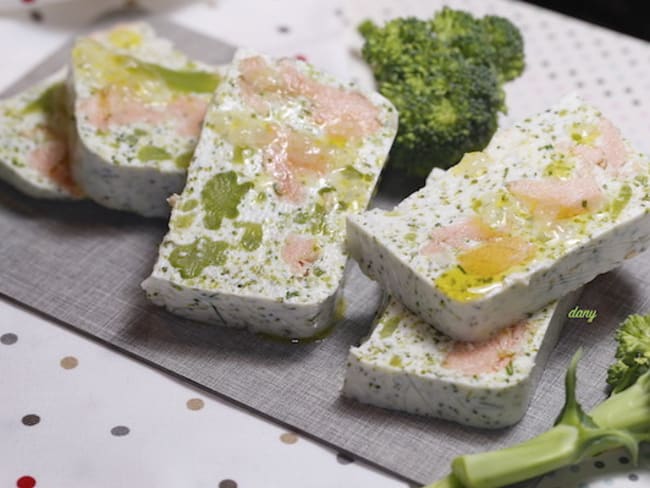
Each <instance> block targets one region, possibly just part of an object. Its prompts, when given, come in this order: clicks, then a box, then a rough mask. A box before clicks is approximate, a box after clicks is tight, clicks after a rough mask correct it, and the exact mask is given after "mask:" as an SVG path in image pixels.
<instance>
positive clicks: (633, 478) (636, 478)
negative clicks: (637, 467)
mask: <svg viewBox="0 0 650 488" xmlns="http://www.w3.org/2000/svg"><path fill="white" fill-rule="evenodd" d="M627 479H628V480H630V481H639V475H638V474H634V473H630V474H628V475H627Z"/></svg>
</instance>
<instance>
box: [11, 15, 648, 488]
mask: <svg viewBox="0 0 650 488" xmlns="http://www.w3.org/2000/svg"><path fill="white" fill-rule="evenodd" d="M153 23H154V25H155V27H156V28H157V30H158V31H159V32H160V33H161V34H163V35H165V36H167V37H169V38H171V39H172V40H174V41H175V42H176V43H178V45H179V46H180V47H181V48H182V49H184V50H186V51H188V52H189V53H190V54H191V55H193V56H196V57H198V58H201V59H203V60H204V61H207V62H211V63H219V62H225V61H227V60H228V59H230V57H231V55H232V52H233V50H232V48H231V47H230V46H227V45H225V44H223V43H221V42H219V41H215V40H214V39H210V38H206V37H205V36H202V35H200V34H197V33H194V32H191V31H189V30H187V29H185V28H182V27H180V26H178V25H174V24H171V23H169V22H167V21H165V20H162V19H156V20H154V21H153ZM68 49H69V46H66V47H64V48H62V49H61V50H60V51H58V52H56V53H55V54H54V55H51V56H50V57H49V58H48V59H47V61H46V62H44V63H43V64H42V65H40V66H38V67H37V68H35V69H34V70H33V71H31V72H30V73H29V74H27V75H26V76H25V77H24V78H22V79H21V80H20V81H19V82H17V83H16V84H15V85H14V86H12V87H11V88H10V89H9V90H7V92H6V93H13V92H15V91H17V90H19V89H22V88H24V87H26V86H28V85H29V84H30V83H32V82H34V81H36V80H38V79H40V78H41V77H43V76H44V75H46V74H49V73H50V72H52V71H54V70H55V69H56V68H58V67H59V66H60V65H62V64H63V63H65V62H66V60H67V58H68ZM408 183H409V182H406V181H403V180H399V179H398V177H397V176H395V175H390V174H389V175H386V176H385V178H384V182H383V184H382V189H381V190H380V192H379V195H378V198H379V199H383V203H384V204H386V202H389V201H395V199H397V198H400V197H401V196H403V195H404V193H405V192H404V189H405V188H407V187H408V186H409V185H408ZM165 231H166V224H165V223H164V222H162V221H157V220H147V219H143V218H138V217H135V216H131V215H127V214H123V213H119V212H114V211H110V210H107V209H103V208H101V207H99V206H96V205H94V204H92V203H89V202H84V203H76V204H73V203H53V202H44V201H36V200H33V199H29V198H27V197H25V196H23V195H21V194H19V193H17V192H15V191H13V190H12V189H11V188H9V187H8V186H6V185H4V184H0V262H1V263H2V266H1V267H0V293H2V294H4V295H6V296H7V297H10V298H12V299H14V300H16V301H18V302H21V303H23V304H25V305H27V306H29V307H31V308H32V309H34V310H37V311H39V312H42V313H44V314H46V315H47V316H49V317H52V318H54V319H57V320H59V321H61V322H63V323H65V324H67V325H69V326H70V327H72V328H74V329H76V330H78V331H82V332H83V333H86V334H89V335H90V336H92V337H94V338H97V339H99V340H101V341H103V342H105V343H108V344H110V345H112V346H114V347H115V348H117V349H119V350H120V351H123V352H125V353H127V354H130V355H133V356H135V357H138V358H140V359H142V360H143V361H145V362H147V363H149V364H152V365H155V366H156V367H158V368H160V369H162V370H164V371H166V372H169V373H171V374H174V375H178V376H180V377H182V378H185V379H187V380H188V381H191V382H193V383H195V384H197V385H200V386H202V387H204V388H206V389H207V390H210V391H212V392H214V393H217V394H219V395H220V396H223V397H225V398H228V399H230V400H232V401H234V402H236V403H238V404H240V405H243V406H245V407H247V408H250V409H252V410H254V411H256V412H259V413H261V414H263V415H265V416H268V417H270V418H273V419H275V420H277V421H279V422H281V423H283V424H285V425H287V426H290V427H291V428H293V429H295V430H297V431H299V432H302V433H304V434H306V435H308V436H310V437H313V438H316V439H318V440H321V441H323V442H325V443H327V444H330V445H333V446H336V448H338V449H339V450H342V451H345V452H348V453H350V454H352V455H355V456H357V457H360V458H363V459H365V460H367V461H369V462H371V463H373V464H375V465H377V466H379V467H381V468H383V469H386V470H389V471H391V472H393V473H395V474H397V475H399V476H402V477H404V478H406V479H409V480H412V481H416V482H420V483H426V482H430V481H432V480H434V479H436V478H438V477H441V476H443V475H444V474H445V473H446V472H447V470H448V466H449V462H450V460H451V459H452V458H453V457H455V456H457V455H460V454H464V453H469V452H476V451H482V450H485V449H492V448H497V447H502V446H506V445H508V444H511V443H513V442H516V441H521V440H523V439H525V438H528V437H530V436H531V435H533V434H537V433H539V432H541V431H543V430H545V429H546V428H548V427H549V426H550V425H551V423H552V421H553V419H554V418H555V416H556V414H557V413H558V412H559V410H560V408H561V404H562V401H563V374H564V370H565V367H566V365H567V363H568V360H569V358H570V356H571V355H572V354H573V352H574V351H575V349H576V348H577V347H579V346H583V347H584V348H585V357H584V359H583V363H582V364H583V365H584V366H583V367H582V368H581V370H580V396H581V397H582V398H583V399H584V403H585V405H586V406H587V407H591V406H593V405H594V404H595V403H596V402H598V401H599V400H601V399H603V398H604V397H605V391H604V388H603V386H604V384H605V371H606V368H607V365H608V364H609V363H610V362H611V360H612V357H613V351H614V341H613V339H612V337H611V331H612V329H613V328H614V327H615V326H616V324H618V323H619V322H620V321H621V320H622V319H624V318H625V317H626V316H627V315H628V314H629V313H632V312H640V311H647V310H648V308H649V304H648V300H649V290H650V278H649V276H650V259H649V256H648V254H646V255H643V256H640V257H637V258H635V259H634V260H632V261H630V262H629V263H628V264H626V265H625V266H624V267H622V268H620V269H619V270H617V271H615V272H612V273H608V274H606V275H603V276H601V277H600V278H598V279H597V280H596V281H594V282H593V283H591V284H590V285H588V286H587V287H586V290H585V292H584V294H583V296H582V298H581V300H580V301H579V303H580V306H581V307H583V308H591V309H596V310H597V311H598V317H597V319H596V320H595V321H594V322H593V323H592V324H587V323H585V322H582V321H571V322H570V323H568V324H567V326H566V327H565V330H564V333H563V335H562V337H561V339H560V344H559V346H558V347H557V349H556V351H555V352H554V354H553V355H552V357H551V360H550V362H549V366H548V368H547V369H546V371H545V372H544V375H543V378H542V380H541V383H540V387H539V388H538V390H537V393H536V395H535V397H534V399H533V402H532V406H531V408H530V410H529V412H528V414H527V416H526V417H525V419H524V420H523V421H522V422H521V423H520V424H519V425H517V426H516V427H514V428H511V429H505V430H500V431H497V432H494V431H482V430H477V429H470V428H464V427H461V426H458V425H455V424H452V423H448V422H443V421H437V420H432V419H425V418H419V417H415V416H410V415H405V414H400V413H395V412H389V411H385V410H381V409H378V408H374V407H367V406H363V405H360V404H357V403H355V402H352V401H349V400H346V399H343V398H341V397H340V396H339V389H340V387H341V384H342V381H343V374H344V370H345V363H346V356H347V350H348V348H349V346H350V345H352V344H356V343H358V342H359V340H360V339H361V338H362V337H363V336H364V335H365V334H366V333H367V331H368V327H369V325H370V322H371V320H372V317H373V315H374V313H375V309H376V307H377V305H378V303H379V300H380V290H379V289H378V287H377V286H376V285H375V284H374V283H372V282H371V281H369V280H367V279H366V278H365V277H364V276H363V275H361V274H360V272H359V271H358V269H357V268H356V266H354V265H351V266H350V269H349V273H348V277H347V281H346V297H347V302H348V307H347V313H346V319H345V320H343V321H342V322H341V323H340V324H338V326H337V327H336V329H335V330H334V332H333V333H332V334H331V335H330V336H329V337H327V338H326V339H325V340H324V341H322V342H318V343H312V344H306V345H292V344H283V343H276V342H270V341H268V340H265V339H262V338H259V337H256V336H253V335H251V334H249V333H247V332H243V331H238V330H232V329H220V328H214V327H210V326H206V325H201V324H198V323H194V322H190V321H186V320H182V319H179V318H178V317H175V316H173V315H170V314H168V313H166V312H164V311H163V310H161V309H158V308H156V307H153V306H152V305H150V304H149V303H148V302H147V301H146V300H145V297H144V295H143V293H142V291H141V289H140V287H139V284H140V282H141V281H142V280H143V279H144V278H145V277H146V276H147V275H148V274H149V272H150V270H151V268H152V265H153V262H154V259H155V257H156V252H157V246H158V243H159V241H160V239H161V238H162V236H163V235H164V233H165ZM586 365H588V366H586Z"/></svg>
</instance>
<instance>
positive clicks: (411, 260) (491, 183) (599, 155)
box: [348, 95, 650, 341]
mask: <svg viewBox="0 0 650 488" xmlns="http://www.w3.org/2000/svg"><path fill="white" fill-rule="evenodd" d="M649 175H650V160H649V159H648V158H647V157H645V156H644V155H642V154H640V153H638V152H636V151H635V150H634V149H632V148H631V147H630V145H629V144H628V142H626V141H625V140H624V139H623V138H622V137H621V134H620V133H619V131H618V130H617V129H616V127H614V125H613V124H612V123H611V122H610V121H609V120H607V119H606V118H604V117H603V116H602V114H601V113H600V112H598V111H597V110H596V109H595V108H593V107H591V106H589V105H587V104H585V103H584V102H583V101H582V100H581V99H580V98H578V97H576V96H573V95H572V96H568V97H566V98H564V99H563V100H562V101H561V102H560V103H559V104H558V105H556V106H555V107H553V108H551V109H549V110H546V111H545V112H543V113H541V114H539V115H537V116H534V117H531V118H528V119H526V120H524V121H522V122H521V123H519V124H517V125H515V126H514V127H512V128H509V129H505V130H500V131H499V132H497V134H496V135H495V137H494V138H493V140H492V141H491V142H490V144H489V145H488V147H487V148H486V149H485V150H484V151H483V152H480V153H470V154H467V155H465V157H464V158H463V160H462V161H461V162H460V163H459V164H458V165H456V166H454V167H453V168H451V169H449V170H448V171H447V174H446V175H444V176H442V177H440V178H438V177H435V181H434V183H433V184H430V185H427V186H426V187H425V188H423V189H422V190H420V191H418V192H416V193H415V194H413V195H411V196H410V197H409V198H407V199H406V200H405V201H403V202H402V203H401V204H399V205H398V206H397V207H395V208H394V209H393V210H391V211H382V210H372V211H369V212H365V213H363V214H360V215H353V216H350V217H349V218H348V245H349V251H350V254H351V255H352V256H353V257H354V258H355V259H356V260H357V261H358V262H359V264H360V267H361V269H362V270H363V271H364V272H365V273H366V274H367V275H369V276H370V277H371V278H374V279H376V280H378V281H379V282H380V283H381V284H382V285H383V287H384V288H385V289H386V290H387V291H388V292H389V293H390V294H392V295H393V296H394V297H395V298H396V299H397V300H398V301H399V302H401V303H403V304H404V305H405V306H406V307H407V308H408V309H409V310H411V311H412V312H414V313H416V314H417V315H418V316H419V317H420V318H421V319H422V320H424V321H425V322H427V323H429V324H432V325H434V326H435V327H436V328H437V329H438V330H439V331H441V332H442V333H444V334H445V335H448V336H450V337H452V338H454V339H456V340H461V341H480V340H484V339H486V338H488V337H489V336H490V335H492V334H493V333H495V332H496V331H497V330H499V329H500V328H503V327H506V326H508V325H509V324H513V323H516V322H518V321H520V320H522V319H524V318H526V314H528V313H534V312H536V311H537V310H539V309H540V308H541V307H543V306H545V305H546V304H548V303H550V302H551V301H553V300H557V299H558V298H560V297H562V296H564V295H566V294H567V293H568V292H570V291H571V290H575V289H577V288H579V287H580V286H582V285H584V284H585V283H587V282H589V281H590V280H592V279H593V278H594V277H595V276H597V275H598V274H601V273H604V272H606V271H608V270H611V269H613V268H615V267H616V266H618V265H619V264H621V262H623V260H625V259H627V258H630V257H632V256H635V255H636V254H638V253H640V252H642V251H644V250H645V249H646V248H647V247H648V243H649V241H650V211H649V209H650V195H649V193H650V186H649V183H648V181H649V180H648V178H649Z"/></svg>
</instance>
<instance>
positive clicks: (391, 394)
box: [342, 292, 579, 429]
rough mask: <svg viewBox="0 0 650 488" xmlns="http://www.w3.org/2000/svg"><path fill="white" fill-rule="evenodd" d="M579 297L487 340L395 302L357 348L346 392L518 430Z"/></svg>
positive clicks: (372, 402)
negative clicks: (447, 331) (446, 329)
mask: <svg viewBox="0 0 650 488" xmlns="http://www.w3.org/2000/svg"><path fill="white" fill-rule="evenodd" d="M578 294H579V292H573V293H572V294H570V295H569V296H567V297H565V298H563V299H562V300H560V301H559V302H553V303H551V304H549V305H547V306H546V307H544V308H543V309H542V310H540V311H538V312H537V313H535V314H533V315H532V316H531V317H530V318H528V319H524V320H523V321H521V322H518V323H517V324H515V325H512V326H510V327H507V328H504V329H502V330H500V331H499V332H498V333H497V334H496V335H495V336H493V337H492V338H490V339H488V340H486V341H483V342H461V341H454V340H453V339H451V338H449V337H448V336H445V335H444V334H442V333H440V332H438V331H437V330H436V329H434V328H433V327H431V326H430V325H429V324H427V323H425V322H423V321H422V320H421V319H420V318H418V317H417V316H416V315H414V314H412V313H411V312H409V311H408V309H406V308H405V307H404V306H403V305H402V304H400V303H399V302H397V301H396V300H395V299H393V298H390V299H389V300H388V304H387V306H386V308H385V310H384V311H383V313H382V314H381V315H380V316H379V318H378V319H377V320H376V322H375V325H374V326H373V329H372V332H371V333H370V335H369V337H368V338H366V339H365V340H364V341H363V342H362V344H361V345H360V346H359V347H352V348H351V349H350V354H349V356H348V362H347V370H346V374H345V380H344V384H343V391H342V393H343V395H345V396H346V397H349V398H353V399H356V400H358V401H360V402H362V403H366V404H370V405H375V406H378V407H383V408H390V409H393V410H401V411H404V412H409V413H414V414H418V415H425V416H430V417H437V418H442V419H446V420H452V421H454V422H458V423H461V424H464V425H469V426H473V427H483V428H490V429H495V428H500V427H507V426H509V425H513V424H515V423H516V422H518V421H519V420H520V419H521V418H522V417H523V415H524V414H525V412H526V410H527V409H528V405H529V403H530V399H531V397H532V395H533V393H534V392H535V389H536V387H537V383H538V381H539V378H540V376H541V373H542V371H543V369H544V365H545V364H546V361H547V359H548V357H549V355H550V353H551V351H552V350H553V348H554V346H555V344H556V342H557V340H558V337H559V334H560V331H561V329H562V325H563V324H564V323H565V321H566V320H567V312H568V311H569V310H570V309H571V307H572V306H573V304H574V303H575V300H576V299H577V296H578Z"/></svg>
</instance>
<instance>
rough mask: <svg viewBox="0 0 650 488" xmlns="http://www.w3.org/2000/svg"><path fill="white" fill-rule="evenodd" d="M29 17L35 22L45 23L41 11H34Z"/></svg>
mask: <svg viewBox="0 0 650 488" xmlns="http://www.w3.org/2000/svg"><path fill="white" fill-rule="evenodd" d="M29 17H30V18H31V19H32V20H33V21H34V22H42V21H43V14H42V12H41V11H40V10H32V11H31V12H29Z"/></svg>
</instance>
